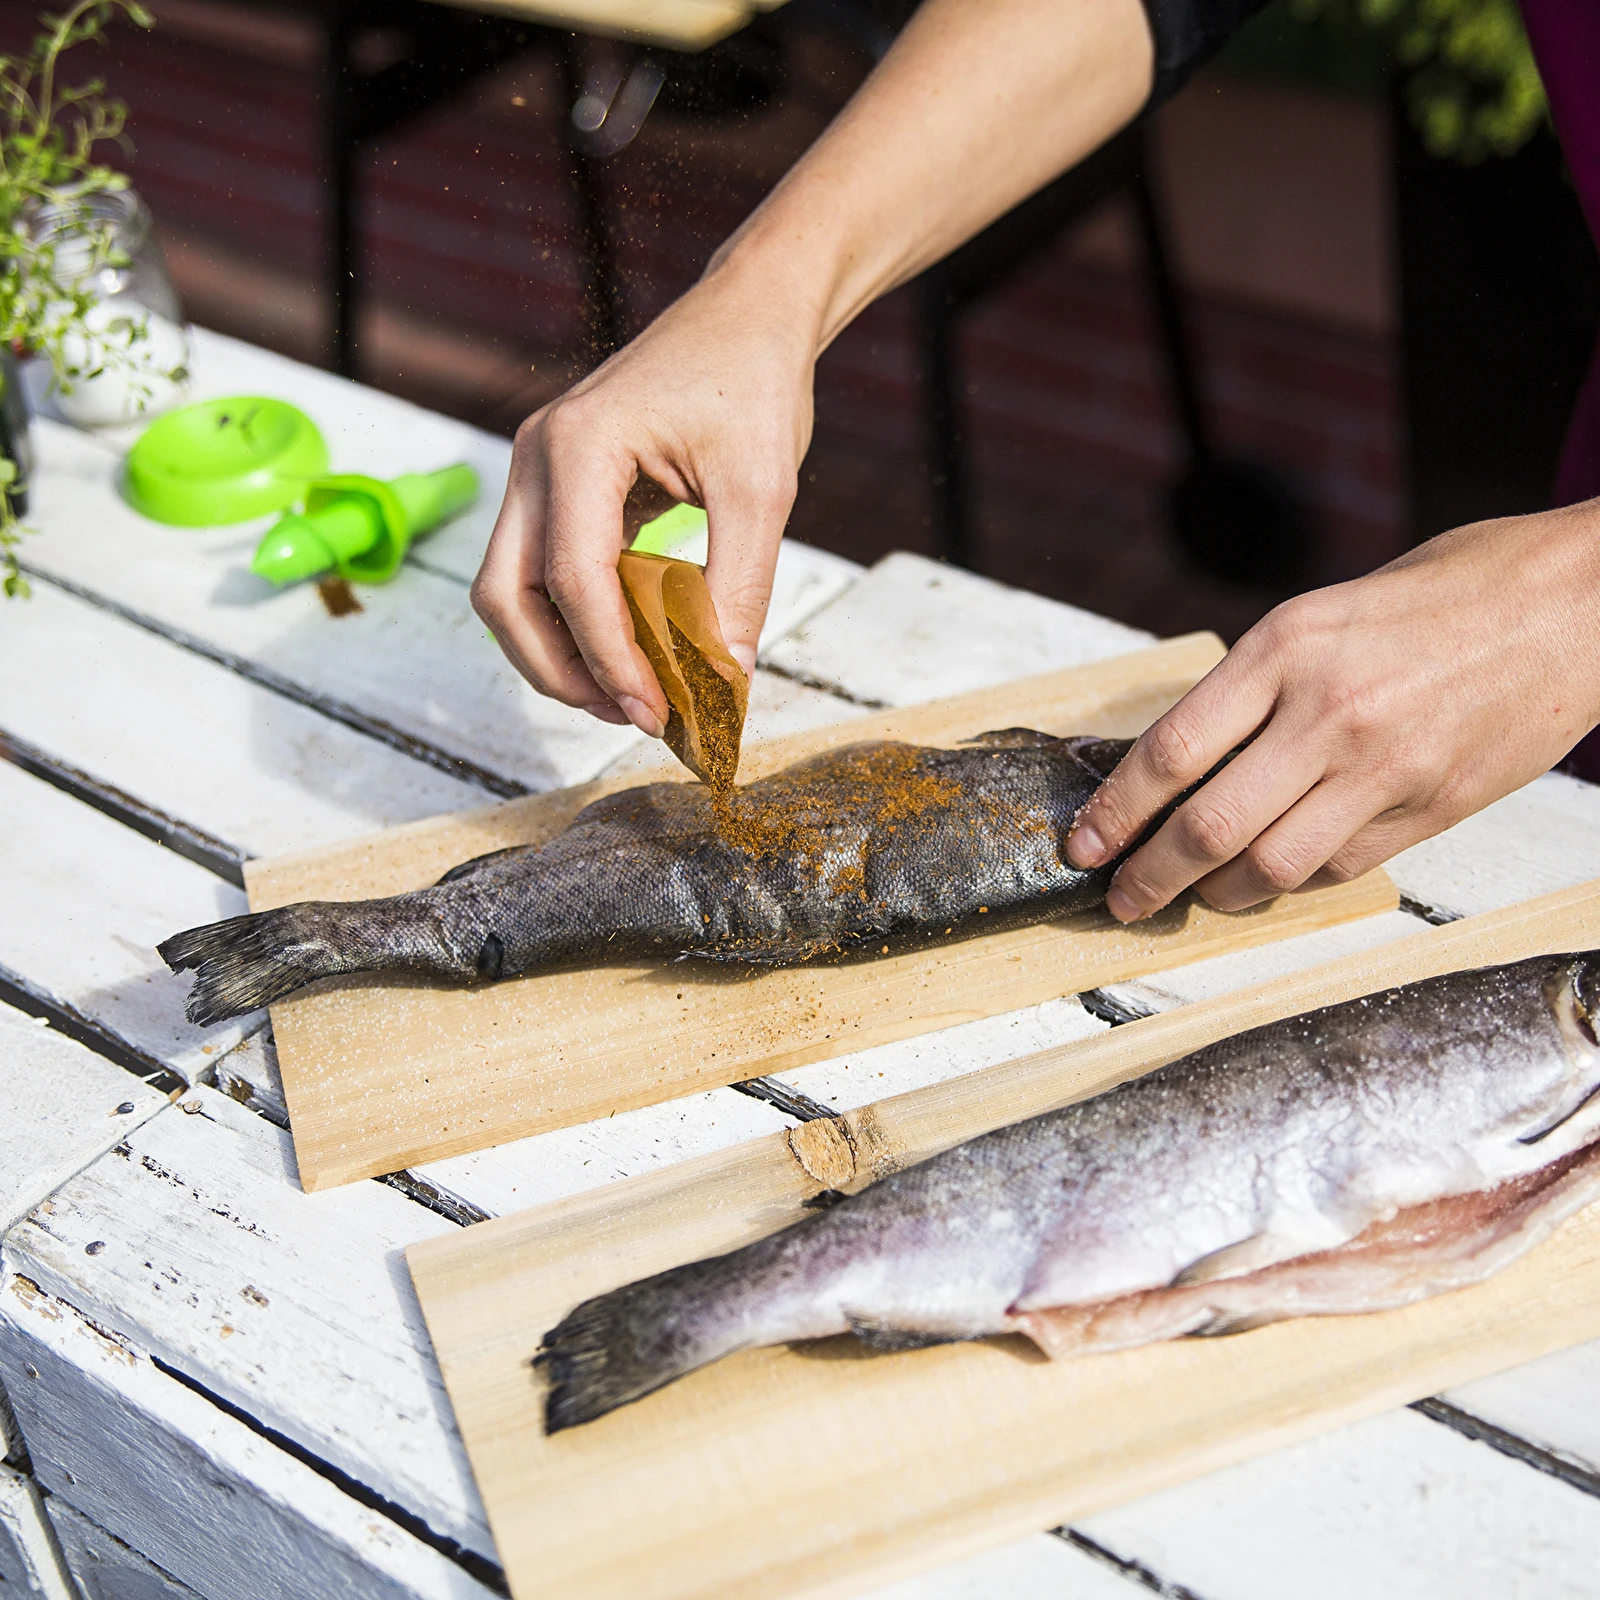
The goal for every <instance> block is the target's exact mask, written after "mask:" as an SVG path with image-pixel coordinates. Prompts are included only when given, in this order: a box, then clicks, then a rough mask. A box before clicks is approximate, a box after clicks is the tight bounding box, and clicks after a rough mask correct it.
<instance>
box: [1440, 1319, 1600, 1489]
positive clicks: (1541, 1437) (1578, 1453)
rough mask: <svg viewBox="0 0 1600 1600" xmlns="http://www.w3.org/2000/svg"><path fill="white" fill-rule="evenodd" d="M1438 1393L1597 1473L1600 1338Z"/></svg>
mask: <svg viewBox="0 0 1600 1600" xmlns="http://www.w3.org/2000/svg"><path fill="white" fill-rule="evenodd" d="M1442 1398H1443V1399H1444V1400H1446V1401H1448V1402H1449V1403H1450V1404H1451V1405H1453V1406H1458V1407H1459V1408H1460V1409H1461V1410H1463V1411H1465V1412H1468V1413H1469V1414H1470V1415H1471V1416H1474V1417H1477V1418H1479V1419H1480V1420H1481V1421H1484V1422H1488V1423H1491V1424H1493V1425H1494V1426H1495V1427H1497V1428H1503V1429H1504V1430H1505V1431H1506V1432H1507V1433H1512V1434H1515V1435H1516V1436H1517V1437H1518V1438H1519V1439H1523V1440H1526V1441H1527V1442H1528V1443H1529V1444H1534V1445H1537V1446H1538V1447H1539V1448H1540V1449H1542V1450H1547V1451H1549V1452H1550V1454H1551V1455H1554V1456H1559V1457H1560V1458H1561V1459H1562V1460H1564V1461H1568V1462H1571V1463H1572V1464H1573V1465H1574V1466H1578V1467H1581V1468H1583V1469H1584V1470H1585V1471H1586V1472H1591V1473H1593V1474H1595V1475H1596V1477H1600V1343H1595V1344H1584V1345H1579V1346H1578V1347H1577V1348H1576V1349H1575V1350H1562V1351H1560V1352H1559V1353H1558V1354H1556V1355H1553V1356H1546V1357H1545V1358H1544V1360H1543V1361H1530V1362H1529V1363H1528V1364H1527V1366H1525V1367H1514V1368H1513V1369H1512V1370H1511V1371H1510V1372H1501V1373H1497V1374H1496V1375H1495V1376H1494V1377H1492V1378H1484V1379H1482V1380H1481V1381H1479V1382H1478V1383H1469V1384H1466V1385H1465V1386H1464V1387H1462V1388H1460V1389H1451V1390H1448V1391H1447V1392H1446V1393H1445V1394H1444V1395H1443V1396H1442Z"/></svg>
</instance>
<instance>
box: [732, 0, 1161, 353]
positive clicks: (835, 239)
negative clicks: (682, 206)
mask: <svg viewBox="0 0 1600 1600" xmlns="http://www.w3.org/2000/svg"><path fill="white" fill-rule="evenodd" d="M1152 72H1153V52H1152V47H1151V38H1150V29H1149V25H1148V23H1147V21H1146V15H1145V10H1144V7H1143V5H1142V4H1141V3H1140V0H928V3H927V4H925V5H924V6H923V7H922V8H921V10H920V11H918V12H917V14H916V15H915V16H914V17H913V19H912V21H911V22H910V23H909V24H908V26H907V27H906V29H905V31H904V32H903V33H902V34H901V36H900V37H899V39H898V40H896V42H895V45H894V47H893V48H892V49H891V50H890V52H889V53H888V55H887V56H885V58H884V59H883V61H882V62H881V63H880V65H879V66H878V68H877V69H876V70H875V71H874V72H873V74H872V75H871V77H870V78H868V80H867V82H866V83H865V84H864V85H863V86H862V88H861V90H860V91H859V92H858V93H857V95H856V96H855V98H854V99H853V100H852V101H851V102H850V104H849V105H848V106H847V107H846V108H845V110H844V111H843V112H842V113H841V115H840V116H839V117H838V118H837V119H836V120H835V121H834V123H833V124H832V126H830V127H829V129H828V130H827V132H826V133H824V134H823V136H822V137H821V138H820V139H819V140H818V141H817V143H816V144H815V145H813V146H812V148H811V149H810V150H809V151H808V152H807V153H806V155H805V156H804V157H803V158H802V159H801V160H800V161H799V162H798V163H797V164H796V166H795V167H794V168H793V169H792V170H791V171H790V172H789V174H788V175H787V176H786V177H785V178H784V180H783V182H782V183H780V184H779V185H778V187H777V188H776V189H775V190H774V191H773V193H772V194H771V195H770V196H769V197H768V199H767V200H766V202H765V203H764V204H763V205H762V206H761V207H760V208H759V209H758V210H757V211H756V212H755V213H753V214H752V216H751V217H750V218H749V219H748V221H747V222H746V223H745V224H744V226H743V227H742V228H740V229H739V231H738V232H737V233H735V234H734V236H733V237H732V238H731V239H730V240H729V241H728V242H727V244H726V245H724V246H723V248H722V249H721V250H720V251H718V253H717V255H716V257H715V258H714V259H713V261H712V263H711V266H710V268H709V269H708V271H707V274H706V276H707V280H708V281H710V280H718V281H719V283H720V285H721V286H723V287H725V288H728V289H730V290H731V289H733V288H734V287H735V285H737V284H738V283H740V282H743V283H745V284H748V285H750V286H751V287H752V288H756V287H757V286H759V292H761V293H763V294H769V293H776V294H779V295H781V296H782V298H783V300H784V303H785V304H786V305H787V306H788V307H789V308H790V309H791V311H792V312H795V313H798V314H800V315H801V316H803V317H804V319H805V322H806V327H807V330H808V336H810V337H814V340H815V349H816V351H819V352H820V351H821V350H822V349H824V348H826V346H827V345H828V344H829V343H830V342H831V341H832V340H833V339H834V337H835V336H836V335H837V334H838V333H839V331H840V330H841V329H842V328H844V327H845V326H846V325H847V324H848V323H849V322H850V321H851V319H852V318H854V317H855V316H857V315H858V314H859V313H860V312H861V310H862V309H863V308H864V307H866V306H867V305H868V304H870V303H871V302H872V301H873V300H875V299H876V298H877V297H878V296H879V295H882V294H884V293H886V292H887V291H888V290H890V289H892V288H894V287H895V286H896V285H897V284H901V283H904V282H905V281H906V280H907V279H909V278H912V277H914V276H915V275H916V274H917V273H918V272H920V271H922V270H923V268H925V267H927V266H929V265H931V264H932V263H933V262H935V261H937V260H938V259H939V258H940V257H941V256H944V255H946V254H947V253H948V252H949V251H951V250H953V249H954V248H955V247H956V246H957V245H959V244H961V243H962V242H963V241H964V240H966V239H968V238H970V237H971V236H972V235H973V234H975V233H977V232H978V231H979V230H980V229H982V228H983V227H985V226H986V225H987V224H988V223H990V222H992V221H993V220H994V219H995V218H996V217H999V216H1001V215H1003V214H1004V213H1005V212H1007V211H1009V210H1010V209H1011V208H1012V207H1013V206H1015V205H1016V204H1017V203H1018V202H1019V201H1021V200H1023V199H1025V198H1026V197H1027V196H1028V195H1030V194H1032V193H1033V192H1034V191H1035V190H1036V189H1038V188H1040V187H1042V186H1043V185H1044V184H1045V183H1048V182H1049V181H1050V180H1051V179H1052V178H1054V177H1055V176H1056V175H1057V174H1059V173H1061V172H1064V171H1066V170H1067V168H1069V167H1071V166H1073V165H1074V164H1075V163H1077V162H1078V161H1080V160H1081V159H1082V158H1083V157H1084V156H1086V155H1088V154H1089V153H1090V152H1091V151H1093V150H1095V149H1096V148H1097V147H1098V146H1100V145H1101V144H1103V143H1104V142H1105V141H1106V139H1108V138H1109V137H1110V136H1111V135H1112V134H1113V133H1115V132H1116V131H1117V130H1118V129H1120V128H1121V127H1123V126H1124V125H1125V124H1126V123H1127V122H1129V121H1130V120H1131V119H1132V118H1133V117H1134V116H1135V115H1136V114H1137V113H1138V111H1139V109H1140V107H1141V106H1142V105H1143V104H1144V102H1145V100H1146V98H1147V97H1148V95H1149V92H1150V84H1151V77H1152Z"/></svg>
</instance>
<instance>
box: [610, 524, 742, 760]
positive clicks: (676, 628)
mask: <svg viewBox="0 0 1600 1600" xmlns="http://www.w3.org/2000/svg"><path fill="white" fill-rule="evenodd" d="M617 576H618V577H619V578H621V579H622V592H623V594H624V595H625V596H626V597H627V601H628V611H629V612H630V614H631V615H632V617H633V636H634V638H635V639H637V640H638V641H639V648H640V649H641V650H643V651H644V653H645V657H646V659H647V660H648V661H649V663H650V666H651V669H652V670H653V671H654V672H655V675H656V678H657V680H658V681H659V682H660V684H661V689H662V692H663V693H664V694H665V695H666V697H667V706H668V712H667V729H666V732H665V733H664V734H663V735H662V737H663V738H664V739H665V740H666V743H667V748H668V749H670V750H671V751H672V753H673V754H674V755H675V756H676V757H677V758H678V759H679V760H680V761H681V762H682V763H683V764H684V766H686V767H687V768H688V769H689V770H690V771H691V772H692V773H694V775H695V776H696V777H697V778H700V779H702V780H703V781H704V782H706V783H708V784H709V785H710V786H711V787H712V788H713V789H727V788H731V787H732V785H733V779H734V775H735V773H737V772H738V770H739V740H740V738H741V737H742V735H743V733H744V713H745V705H746V703H747V701H748V700H749V696H750V684H749V681H748V679H746V677H745V675H744V671H743V669H742V668H741V667H740V665H739V663H738V662H737V661H735V660H734V659H733V657H732V656H731V655H729V654H728V647H727V645H725V644H724V643H723V642H722V629H721V627H720V626H719V625H718V622H717V613H716V611H715V610H714V609H713V607H712V604H711V594H710V591H709V590H708V589H707V588H706V575H705V572H704V571H703V570H702V569H701V568H700V567H698V566H696V565H695V564H694V562H692V561H676V560H674V559H673V558H672V557H671V556H652V555H646V554H645V553H644V552H643V551H641V550H624V551H623V552H622V555H621V558H620V559H619V560H618V562H617Z"/></svg>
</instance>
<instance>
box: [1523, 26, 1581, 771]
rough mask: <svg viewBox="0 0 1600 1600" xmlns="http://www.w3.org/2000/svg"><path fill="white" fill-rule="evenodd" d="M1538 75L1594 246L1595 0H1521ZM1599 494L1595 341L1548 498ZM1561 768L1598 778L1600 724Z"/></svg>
mask: <svg viewBox="0 0 1600 1600" xmlns="http://www.w3.org/2000/svg"><path fill="white" fill-rule="evenodd" d="M1522 20H1523V22H1524V23H1525V24H1526V26H1527V29H1528V39H1529V42H1530V43H1531V44H1532V45H1533V54H1534V58H1535V60H1537V61H1538V63H1539V76H1540V77H1541V78H1543V79H1544V89H1545V93H1546V94H1547V95H1548V96H1549V99H1550V115H1551V119H1552V120H1553V121H1554V123H1555V125H1556V135H1557V137H1558V138H1559V139H1560V140H1561V149H1562V152H1563V153H1564V154H1565V156H1566V158H1567V166H1568V167H1569V168H1570V169H1571V172H1572V182H1573V186H1574V187H1575V188H1576V189H1577V191H1578V201H1579V203H1580V204H1581V205H1582V207H1583V214H1584V216H1585V218H1586V219H1587V220H1588V223H1589V233H1590V236H1591V237H1592V238H1593V239H1594V240H1595V243H1596V246H1597V247H1600V0H1522ZM1596 495H1600V345H1597V346H1596V348H1595V353H1594V355H1593V357H1592V358H1591V359H1590V362H1589V374H1588V376H1587V377H1586V378H1585V379H1584V384H1583V388H1582V389H1581V390H1580V391H1579V394H1578V404H1577V406H1576V407H1575V408H1574V410H1573V413H1572V420H1571V422H1570V423H1569V424H1568V425H1567V438H1566V443H1565V444H1564V446H1563V447H1562V451H1561V463H1560V465H1559V467H1558V468H1557V469H1556V482H1555V490H1554V493H1553V495H1552V496H1551V504H1552V505H1558V506H1570V505H1575V504H1576V503H1577V502H1578V501H1580V500H1589V499H1593V498H1594V496H1596ZM1562 766H1563V767H1564V768H1565V769H1566V770H1567V771H1568V772H1571V773H1573V774H1575V775H1576V776H1577V777H1580V778H1587V779H1588V780H1589V782H1590V783H1600V728H1597V729H1596V730H1595V731H1594V732H1593V733H1591V734H1589V735H1588V736H1587V737H1585V738H1583V739H1581V740H1580V741H1579V742H1578V745H1577V748H1576V749H1574V750H1573V752H1572V753H1571V755H1569V756H1568V757H1567V759H1566V760H1565V761H1564V762H1562Z"/></svg>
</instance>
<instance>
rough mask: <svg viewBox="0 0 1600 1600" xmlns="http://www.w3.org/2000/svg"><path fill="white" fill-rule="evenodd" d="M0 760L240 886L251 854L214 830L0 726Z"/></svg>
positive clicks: (242, 886) (241, 886)
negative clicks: (209, 831) (175, 814)
mask: <svg viewBox="0 0 1600 1600" xmlns="http://www.w3.org/2000/svg"><path fill="white" fill-rule="evenodd" d="M0 761H9V762H10V763H11V764H12V765H13V766H15V767H20V768H21V769H22V770H23V771H24V772H26V773H29V774H31V775H32V776H33V777H35V778H39V779H41V780H42V781H43V782H45V783H48V784H49V785H50V786H51V787H52V788H54V789H59V790H61V792H62V793H63V794H69V795H71V796H72V797H73V799H75V800H81V801H83V803H84V804H85V805H88V806H93V807H94V809H95V810H96V811H99V812H101V813H103V814H104V815H105V816H108V817H110V818H111V819H112V820H113V821H116V822H120V823H122V824H123V825H124V826H125V827H129V828H132V829H133V831H134V832H135V833H140V834H143V835H144V837H145V838H147V839H152V840H154V841H155V843H157V844H159V845H165V846H166V848H167V849H168V850H171V851H172V852H173V853H174V854H175V855H180V856H182V857H183V858H184V859H185V860H186V861H192V862H194V864H195V865H196V866H197V867H204V868H205V869H206V870H207V871H208V872H214V873H216V875H217V876H218V877H219V878H223V879H225V880H226V881H227V882H229V883H231V884H234V885H236V886H237V887H238V888H240V889H242V888H244V863H245V862H246V861H248V860H250V859H251V857H250V853H249V852H248V851H246V850H241V849H240V848H239V847H238V845H234V844H229V843H228V842H227V840H225V839H219V838H217V837H216V836H215V835H214V834H210V833H207V832H206V831H205V830H204V829H203V828H197V827H195V826H194V825H193V824H192V823H189V822H184V821H183V820H182V819H181V818H178V817H174V816H170V815H168V813H167V812H165V811H162V810H160V809H159V808H158V807H156V806H152V805H148V804H146V803H145V802H144V801H143V800H140V799H138V798H136V797H135V796H134V795H131V794H129V793H128V792H127V791H126V790H124V789H119V788H117V787H116V786H115V785H114V784H110V783H107V782H106V781H105V780H104V779H103V778H97V777H95V776H94V775H93V774H92V773H88V772H85V771H84V770H83V769H82V768H81V767H75V766H73V765H72V764H71V763H70V762H66V761H62V760H61V759H60V758H59V757H57V756H52V755H50V754H49V753H48V752H46V751H44V750H41V749H40V748H39V747H38V746H37V745H35V744H29V743H28V741H27V740H26V739H19V738H18V737H17V736H16V735H15V734H14V733H7V732H6V730H5V729H4V728H0Z"/></svg>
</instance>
